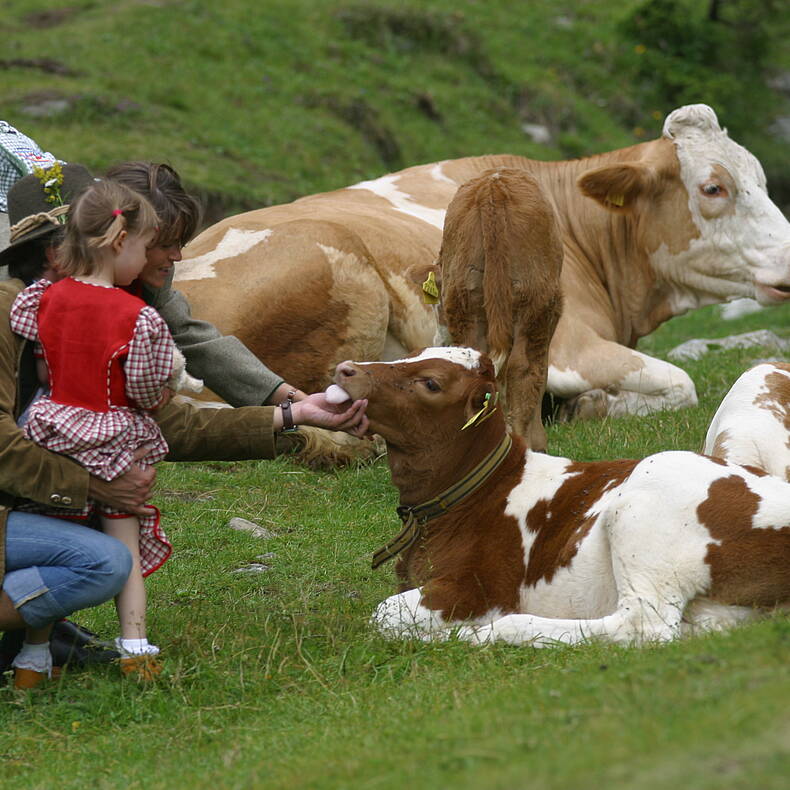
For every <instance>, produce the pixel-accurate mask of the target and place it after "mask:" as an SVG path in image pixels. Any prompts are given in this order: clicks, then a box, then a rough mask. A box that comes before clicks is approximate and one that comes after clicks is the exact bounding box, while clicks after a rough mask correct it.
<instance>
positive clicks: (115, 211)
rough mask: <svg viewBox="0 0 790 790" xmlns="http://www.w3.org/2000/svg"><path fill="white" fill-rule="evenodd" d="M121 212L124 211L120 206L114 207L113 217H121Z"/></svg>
mask: <svg viewBox="0 0 790 790" xmlns="http://www.w3.org/2000/svg"><path fill="white" fill-rule="evenodd" d="M121 214H123V211H121V210H120V209H119V208H114V209H113V210H112V215H113V217H120V216H121Z"/></svg>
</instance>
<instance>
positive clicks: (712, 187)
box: [700, 183, 727, 197]
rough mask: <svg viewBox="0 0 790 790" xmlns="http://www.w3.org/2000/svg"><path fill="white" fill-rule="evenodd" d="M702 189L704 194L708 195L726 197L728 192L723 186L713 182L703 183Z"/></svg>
mask: <svg viewBox="0 0 790 790" xmlns="http://www.w3.org/2000/svg"><path fill="white" fill-rule="evenodd" d="M700 190H701V191H702V194H703V195H707V196H708V197H724V196H725V195H726V194H727V190H726V189H724V187H723V186H720V185H719V184H713V183H708V184H703V185H702V186H701V187H700Z"/></svg>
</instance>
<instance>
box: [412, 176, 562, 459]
mask: <svg viewBox="0 0 790 790" xmlns="http://www.w3.org/2000/svg"><path fill="white" fill-rule="evenodd" d="M562 254H563V253H562V238H561V235H560V228H559V224H558V222H557V217H556V215H555V212H554V209H553V207H552V205H551V203H549V201H548V200H547V198H546V196H545V195H544V193H543V190H542V189H541V187H540V185H539V184H538V182H537V181H536V180H535V179H534V178H533V177H532V176H531V175H530V174H529V173H528V172H527V171H526V170H519V169H516V168H508V167H500V168H495V169H492V170H487V171H486V172H484V173H482V174H481V175H480V176H478V177H477V178H473V179H471V180H470V181H467V182H466V183H465V184H463V185H462V186H461V187H460V189H459V190H458V192H456V194H455V197H454V198H453V199H452V201H451V202H450V205H449V206H448V207H447V216H446V217H445V221H444V234H443V236H442V246H441V250H440V252H439V260H438V262H437V264H435V265H432V266H430V267H416V268H415V270H412V276H413V277H416V278H417V279H418V280H419V281H422V280H424V279H425V277H426V276H428V275H429V274H430V272H433V273H434V275H435V277H436V278H437V279H438V281H439V283H440V286H441V298H440V301H439V303H438V305H437V316H436V317H437V325H438V331H437V333H436V336H435V339H434V342H436V343H447V344H449V343H455V344H457V345H463V346H473V347H474V348H477V349H480V350H481V351H485V352H486V353H487V354H488V355H489V356H490V357H491V358H492V360H493V362H494V369H495V370H496V375H497V383H498V384H499V391H500V395H501V396H502V397H503V399H504V401H505V402H506V406H505V414H506V416H507V421H508V425H509V427H510V428H511V430H512V431H514V432H515V433H518V434H520V435H521V436H523V437H524V438H525V439H526V440H527V443H528V444H529V446H530V447H532V449H534V450H545V449H546V431H545V430H544V429H543V423H542V422H541V402H542V400H543V393H544V392H545V390H546V376H547V373H548V368H549V344H550V343H551V338H552V335H553V334H554V330H555V328H556V326H557V322H558V321H559V318H560V314H561V312H562V288H561V286H560V272H561V270H562ZM429 283H430V281H429V280H426V281H425V283H424V286H423V288H424V289H425V288H426V287H427V286H428V285H429ZM503 405H505V404H503Z"/></svg>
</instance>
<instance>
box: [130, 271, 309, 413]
mask: <svg viewBox="0 0 790 790" xmlns="http://www.w3.org/2000/svg"><path fill="white" fill-rule="evenodd" d="M144 294H145V297H146V301H148V300H149V299H151V301H150V302H149V303H150V304H151V305H152V307H155V308H156V310H158V312H159V314H160V315H161V316H162V318H164V319H165V323H166V324H167V326H168V328H169V329H170V332H171V334H172V335H173V340H175V341H176V345H177V346H178V347H179V348H180V349H181V351H182V352H183V354H184V356H185V357H186V360H187V369H188V370H189V372H190V373H191V374H192V375H193V376H195V377H197V378H199V379H203V382H204V383H205V385H206V386H207V387H208V388H209V389H210V390H212V391H213V392H216V393H217V395H219V396H220V397H221V398H223V399H224V400H225V401H227V402H228V403H229V404H230V405H231V406H260V405H262V404H265V403H271V404H274V403H279V401H280V400H282V399H284V397H285V395H286V393H287V392H289V391H290V390H291V389H295V388H293V387H291V386H290V385H289V384H287V383H286V382H285V381H284V379H283V377H282V376H278V375H277V374H276V373H274V372H273V371H271V370H269V368H267V367H266V365H264V364H263V362H261V361H260V360H259V359H258V358H257V357H256V356H255V355H254V354H253V353H252V352H251V351H250V350H249V349H248V348H247V347H246V346H245V345H244V344H243V343H242V342H241V341H240V340H239V339H238V338H236V337H234V336H233V335H223V334H221V333H220V332H219V330H218V329H217V328H216V327H215V326H214V325H213V324H210V323H208V322H207V321H201V320H199V319H197V318H193V317H192V313H191V310H190V307H189V303H188V302H187V300H186V298H185V297H184V295H183V294H182V293H180V292H179V291H174V290H172V289H170V288H169V287H167V286H165V287H164V288H160V289H159V290H158V291H156V292H152V291H150V290H149V289H145V288H144ZM296 392H297V397H296V399H297V400H298V399H300V398H302V397H304V393H302V392H301V391H299V390H296Z"/></svg>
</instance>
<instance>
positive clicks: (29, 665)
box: [12, 642, 52, 677]
mask: <svg viewBox="0 0 790 790" xmlns="http://www.w3.org/2000/svg"><path fill="white" fill-rule="evenodd" d="M12 666H14V667H16V668H17V669H32V670H33V671H34V672H41V674H43V675H46V676H47V677H52V653H50V652H49V642H43V643H42V644H40V645H31V644H28V643H27V642H23V643H22V649H21V650H20V651H19V652H18V653H17V654H16V658H15V659H14V660H13V662H12Z"/></svg>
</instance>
